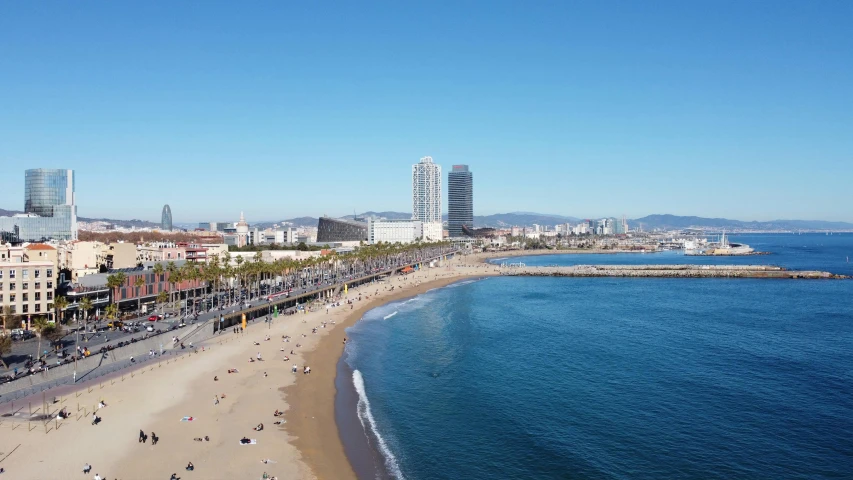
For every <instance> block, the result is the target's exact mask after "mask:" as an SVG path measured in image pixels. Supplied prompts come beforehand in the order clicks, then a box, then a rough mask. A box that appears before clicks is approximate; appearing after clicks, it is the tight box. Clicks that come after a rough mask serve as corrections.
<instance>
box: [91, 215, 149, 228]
mask: <svg viewBox="0 0 853 480" xmlns="http://www.w3.org/2000/svg"><path fill="white" fill-rule="evenodd" d="M77 220H78V221H80V222H107V223H111V224H113V225H115V226H117V227H122V228H158V227H159V226H160V224H159V223H154V222H149V221H148V220H139V219H133V220H114V219H111V218H86V217H77Z"/></svg>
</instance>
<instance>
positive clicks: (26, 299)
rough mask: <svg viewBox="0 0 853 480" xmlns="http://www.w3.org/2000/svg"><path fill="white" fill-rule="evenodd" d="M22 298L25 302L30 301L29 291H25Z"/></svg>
mask: <svg viewBox="0 0 853 480" xmlns="http://www.w3.org/2000/svg"><path fill="white" fill-rule="evenodd" d="M21 300H22V301H24V302H29V301H30V294H29V293H27V292H24V294H23V296H22V297H21Z"/></svg>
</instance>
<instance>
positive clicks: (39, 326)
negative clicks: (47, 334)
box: [30, 316, 50, 359]
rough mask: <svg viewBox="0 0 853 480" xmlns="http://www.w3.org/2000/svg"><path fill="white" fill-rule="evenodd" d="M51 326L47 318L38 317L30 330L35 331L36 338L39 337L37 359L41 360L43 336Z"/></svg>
mask: <svg viewBox="0 0 853 480" xmlns="http://www.w3.org/2000/svg"><path fill="white" fill-rule="evenodd" d="M49 326H50V323H48V322H47V318H45V317H42V316H38V317H36V318H35V320H33V323H32V325H30V328H32V329H33V331H35V333H36V337H38V339H39V341H38V347H37V348H36V359H39V358H41V334H42V333H43V332H44V331H45V330H46V329H47V327H49Z"/></svg>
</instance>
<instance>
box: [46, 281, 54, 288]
mask: <svg viewBox="0 0 853 480" xmlns="http://www.w3.org/2000/svg"><path fill="white" fill-rule="evenodd" d="M52 288H53V282H47V289H48V290H50V289H52Z"/></svg>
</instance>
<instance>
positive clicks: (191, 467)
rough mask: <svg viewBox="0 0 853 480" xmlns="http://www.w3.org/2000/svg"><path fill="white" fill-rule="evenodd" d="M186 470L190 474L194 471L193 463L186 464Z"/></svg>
mask: <svg viewBox="0 0 853 480" xmlns="http://www.w3.org/2000/svg"><path fill="white" fill-rule="evenodd" d="M187 470H189V471H190V472H192V471H193V470H195V465H193V462H190V463H188V464H187Z"/></svg>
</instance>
